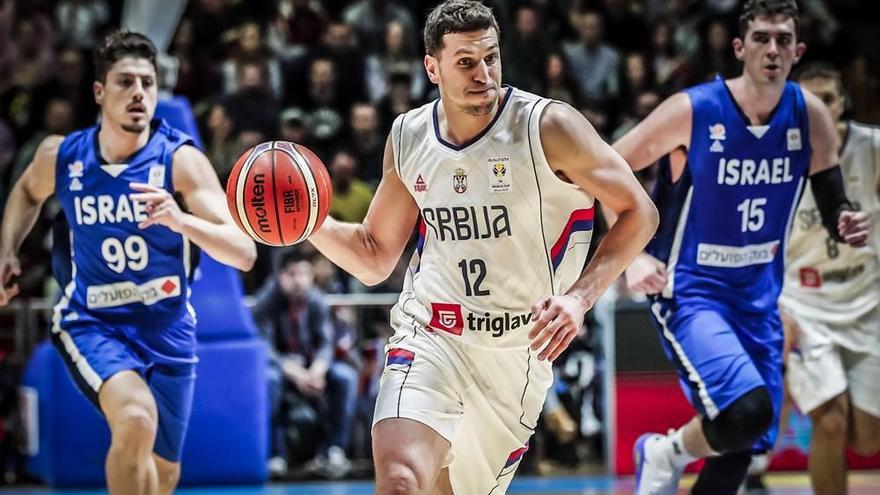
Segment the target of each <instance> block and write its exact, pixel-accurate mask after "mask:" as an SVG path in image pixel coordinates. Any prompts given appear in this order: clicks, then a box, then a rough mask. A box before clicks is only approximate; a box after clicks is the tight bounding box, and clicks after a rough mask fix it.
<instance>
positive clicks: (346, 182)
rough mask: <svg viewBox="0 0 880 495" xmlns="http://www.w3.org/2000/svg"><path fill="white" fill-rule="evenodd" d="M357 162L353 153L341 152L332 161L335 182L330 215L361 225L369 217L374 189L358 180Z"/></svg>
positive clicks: (331, 170)
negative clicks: (368, 211)
mask: <svg viewBox="0 0 880 495" xmlns="http://www.w3.org/2000/svg"><path fill="white" fill-rule="evenodd" d="M357 165H358V164H357V161H355V157H354V154H353V153H350V152H348V151H345V150H339V151H337V152H336V153H334V154H333V158H332V160H331V161H330V178H331V180H332V181H333V202H332V203H331V204H330V215H332V216H333V218H336V219H337V220H340V221H343V222H354V223H360V222H361V220H363V219H364V217H365V216H367V210H368V209H369V208H370V201H371V200H372V199H373V192H374V191H373V188H372V187H371V186H370V185H369V184H367V183H366V182H364V181H362V180H360V179H358V178H357Z"/></svg>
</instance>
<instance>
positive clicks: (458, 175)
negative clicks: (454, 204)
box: [452, 168, 467, 194]
mask: <svg viewBox="0 0 880 495" xmlns="http://www.w3.org/2000/svg"><path fill="white" fill-rule="evenodd" d="M452 188H453V189H455V192H457V193H458V194H462V193H464V192H465V191H467V174H466V173H465V172H464V169H463V168H459V169H456V170H455V175H453V176H452Z"/></svg>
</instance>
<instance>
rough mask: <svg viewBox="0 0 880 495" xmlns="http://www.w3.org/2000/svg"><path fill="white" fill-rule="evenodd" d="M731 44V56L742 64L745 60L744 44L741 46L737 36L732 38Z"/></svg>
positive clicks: (740, 39)
mask: <svg viewBox="0 0 880 495" xmlns="http://www.w3.org/2000/svg"><path fill="white" fill-rule="evenodd" d="M731 44H732V45H733V55H734V56H735V57H736V59H737V60H739V61H740V62H742V61H743V60H744V59H745V53H744V52H745V44H743V40H742V38H740V37H739V36H737V37H735V38H733V41H732V42H731Z"/></svg>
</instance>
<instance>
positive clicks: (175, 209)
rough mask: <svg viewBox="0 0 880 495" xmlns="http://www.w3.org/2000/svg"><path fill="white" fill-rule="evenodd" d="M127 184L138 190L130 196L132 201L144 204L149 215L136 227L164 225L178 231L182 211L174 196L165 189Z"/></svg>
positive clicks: (133, 183) (135, 183) (134, 183)
mask: <svg viewBox="0 0 880 495" xmlns="http://www.w3.org/2000/svg"><path fill="white" fill-rule="evenodd" d="M129 186H130V187H131V188H132V189H134V190H135V191H140V192H138V193H136V194H132V195H131V196H130V198H131V200H132V201H139V202H142V203H145V204H146V211H147V214H149V215H150V217H149V218H148V219H146V220H144V221H143V222H141V223H139V224H138V228H140V229H146V228H148V227H150V226H152V225H164V226H166V227H168V228H169V229H171V230H173V231H174V232H178V233H179V232H180V230H181V228H182V226H183V212H182V211H181V210H180V206H178V204H177V201H174V196H172V195H171V193H169V192H168V191H166V190H165V189H162V188H159V187H156V186H152V185H150V184H142V183H139V182H132V183H131V184H129Z"/></svg>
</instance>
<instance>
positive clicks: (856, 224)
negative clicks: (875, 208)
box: [837, 211, 871, 248]
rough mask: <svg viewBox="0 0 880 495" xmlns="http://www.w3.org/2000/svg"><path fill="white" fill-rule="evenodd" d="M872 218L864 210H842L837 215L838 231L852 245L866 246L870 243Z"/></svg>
mask: <svg viewBox="0 0 880 495" xmlns="http://www.w3.org/2000/svg"><path fill="white" fill-rule="evenodd" d="M870 228H871V220H870V219H869V217H868V214H867V213H865V212H864V211H842V212H840V216H839V217H837V233H838V234H840V237H841V238H842V239H843V240H844V241H845V242H846V243H847V244H849V245H850V246H852V247H857V248H858V247H864V246H865V245H866V244H867V243H868V231H869V230H870Z"/></svg>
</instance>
